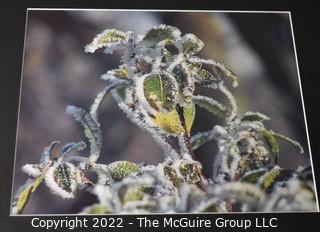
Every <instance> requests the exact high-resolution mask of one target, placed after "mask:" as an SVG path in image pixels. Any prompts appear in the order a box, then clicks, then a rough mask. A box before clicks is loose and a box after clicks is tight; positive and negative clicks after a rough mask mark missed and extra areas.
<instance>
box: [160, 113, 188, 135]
mask: <svg viewBox="0 0 320 232" xmlns="http://www.w3.org/2000/svg"><path fill="white" fill-rule="evenodd" d="M155 124H156V125H157V126H158V127H159V128H161V129H163V130H164V131H166V132H168V133H170V134H174V135H180V134H181V133H183V132H184V129H183V127H182V125H181V121H180V118H179V114H178V112H177V111H176V110H173V111H171V112H169V113H162V112H159V113H158V114H157V115H156V117H155Z"/></svg>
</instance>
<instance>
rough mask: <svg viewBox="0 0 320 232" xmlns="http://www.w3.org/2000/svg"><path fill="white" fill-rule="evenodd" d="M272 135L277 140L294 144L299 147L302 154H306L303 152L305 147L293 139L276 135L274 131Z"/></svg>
mask: <svg viewBox="0 0 320 232" xmlns="http://www.w3.org/2000/svg"><path fill="white" fill-rule="evenodd" d="M271 133H272V134H273V136H274V137H275V138H276V139H281V140H284V141H286V142H288V143H290V144H292V145H293V146H295V147H297V148H298V149H299V151H300V153H301V154H302V153H303V152H304V150H303V147H302V146H301V144H300V143H299V142H297V141H295V140H293V139H290V138H289V137H287V136H285V135H282V134H278V133H275V132H274V131H271Z"/></svg>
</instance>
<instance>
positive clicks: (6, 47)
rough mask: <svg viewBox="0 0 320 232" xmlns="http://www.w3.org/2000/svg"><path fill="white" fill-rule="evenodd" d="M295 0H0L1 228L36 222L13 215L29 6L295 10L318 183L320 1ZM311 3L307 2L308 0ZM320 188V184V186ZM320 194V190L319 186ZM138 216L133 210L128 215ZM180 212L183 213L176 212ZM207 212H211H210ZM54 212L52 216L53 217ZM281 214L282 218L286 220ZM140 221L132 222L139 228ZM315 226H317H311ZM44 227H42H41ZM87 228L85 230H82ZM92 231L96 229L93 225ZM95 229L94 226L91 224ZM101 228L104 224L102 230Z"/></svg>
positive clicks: (299, 219)
mask: <svg viewBox="0 0 320 232" xmlns="http://www.w3.org/2000/svg"><path fill="white" fill-rule="evenodd" d="M290 4H292V1H283V2H281V3H280V2H278V5H273V4H272V3H271V2H270V1H268V3H265V4H263V3H262V2H261V1H254V2H253V3H250V2H249V1H238V2H231V1H226V0H224V1H221V2H215V1H199V0H198V1H194V2H190V1H189V2H188V1H173V0H157V1H150V0H149V1H148V0H138V1H133V0H131V1H130V0H127V1H126V0H117V1H108V2H107V1H100V0H91V1H83V0H78V1H75V0H64V1H60V0H59V1H58V0H55V1H46V2H44V0H34V1H30V0H29V1H27V0H20V1H19V0H14V1H10V0H0V10H1V11H0V107H1V108H0V109H1V114H0V150H1V161H0V199H1V200H0V231H1V232H2V231H3V232H6V231H9V232H13V231H34V230H32V228H31V226H30V219H31V217H9V214H10V197H11V185H12V178H13V177H12V168H13V165H14V152H15V138H16V124H17V116H18V103H19V91H20V78H21V68H22V58H23V42H24V30H25V19H26V12H27V8H96V9H98V8H105V9H121V8H126V9H184V10H249V11H250V10H254V11H257V10H259V11H270V10H274V11H290V12H291V17H292V23H293V28H294V36H295V43H296V49H297V56H298V61H299V69H300V77H301V84H302V91H303V95H304V103H305V110H306V118H307V123H308V129H309V136H310V143H311V151H312V155H313V157H312V158H313V165H314V170H315V176H316V183H317V186H320V172H318V171H317V170H320V156H319V153H320V143H319V142H318V137H319V136H318V134H317V133H319V131H320V123H319V122H318V119H319V118H320V117H319V116H320V113H319V111H318V109H317V108H318V105H319V103H318V101H319V100H318V99H320V98H319V92H320V91H319V88H320V69H319V54H320V40H319V38H320V36H319V30H318V28H319V26H318V22H320V20H319V13H318V11H319V9H318V8H317V7H316V5H315V3H314V4H310V5H309V7H308V8H304V9H303V8H296V9H295V8H293V7H292V6H291V5H290ZM304 4H305V6H307V2H304ZM318 190H319V189H318ZM318 194H319V192H318ZM257 215H259V217H262V216H264V215H266V216H270V214H248V215H245V214H242V215H236V214H232V215H231V216H228V215H224V216H223V217H226V218H230V217H237V218H238V217H250V218H253V217H255V216H257ZM272 215H273V216H276V217H278V218H279V223H280V224H281V226H280V228H278V229H277V230H279V229H281V230H282V229H283V230H290V231H301V230H303V229H304V228H306V226H307V225H308V227H309V226H311V227H310V228H315V226H316V224H317V219H318V220H319V219H320V214H319V213H285V214H272ZM130 217H133V216H128V218H130ZM175 217H179V215H178V216H175ZM206 217H210V215H209V216H206ZM48 218H49V217H48ZM280 220H281V221H280ZM312 226H313V227H312ZM133 228H135V227H131V228H130V227H128V228H127V229H128V230H129V229H133ZM308 230H309V231H311V229H308ZM37 231H40V230H37ZM82 231H84V230H82ZM88 231H90V230H88ZM91 231H92V230H91ZM97 231H98V230H97ZM104 231H106V230H104Z"/></svg>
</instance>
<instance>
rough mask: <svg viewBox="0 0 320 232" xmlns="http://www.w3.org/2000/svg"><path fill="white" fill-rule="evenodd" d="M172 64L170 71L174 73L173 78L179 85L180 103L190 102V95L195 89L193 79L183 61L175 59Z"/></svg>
mask: <svg viewBox="0 0 320 232" xmlns="http://www.w3.org/2000/svg"><path fill="white" fill-rule="evenodd" d="M176 63H177V64H176V65H175V63H174V64H173V65H172V66H173V68H172V67H171V68H170V69H172V73H173V74H174V77H175V79H176V80H177V82H178V85H179V93H180V95H181V97H182V99H180V105H182V106H183V105H185V104H190V103H191V102H192V95H193V93H194V90H195V85H194V80H193V78H192V76H191V73H190V71H189V68H188V66H187V65H186V63H185V62H178V61H176Z"/></svg>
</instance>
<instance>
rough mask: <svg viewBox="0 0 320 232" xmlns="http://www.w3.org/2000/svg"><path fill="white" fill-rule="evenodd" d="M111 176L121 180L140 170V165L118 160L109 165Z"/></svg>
mask: <svg viewBox="0 0 320 232" xmlns="http://www.w3.org/2000/svg"><path fill="white" fill-rule="evenodd" d="M108 167H109V169H110V174H111V177H112V178H113V179H114V180H115V181H120V180H122V179H123V178H125V177H127V176H128V175H130V174H132V173H136V172H138V171H139V170H140V168H139V166H138V165H137V164H135V163H132V162H129V161H116V162H113V163H111V164H109V165H108Z"/></svg>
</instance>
